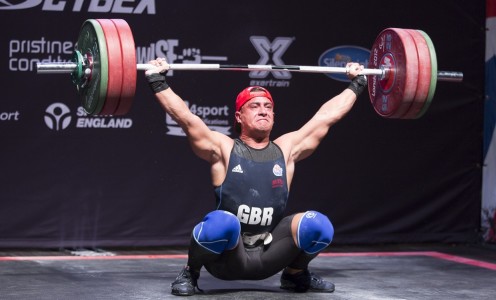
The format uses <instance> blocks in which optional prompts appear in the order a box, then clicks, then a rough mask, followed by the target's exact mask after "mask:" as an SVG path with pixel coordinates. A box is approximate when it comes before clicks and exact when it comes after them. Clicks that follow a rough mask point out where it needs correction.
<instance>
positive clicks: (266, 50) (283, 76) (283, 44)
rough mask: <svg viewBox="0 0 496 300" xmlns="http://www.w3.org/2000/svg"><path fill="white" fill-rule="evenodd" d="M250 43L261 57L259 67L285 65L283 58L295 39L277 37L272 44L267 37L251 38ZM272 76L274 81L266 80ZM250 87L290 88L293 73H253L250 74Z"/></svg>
mask: <svg viewBox="0 0 496 300" xmlns="http://www.w3.org/2000/svg"><path fill="white" fill-rule="evenodd" d="M250 41H251V43H252V45H253V47H255V50H257V52H258V54H259V55H260V59H259V60H258V62H257V64H258V65H268V64H274V65H284V62H283V60H282V56H283V55H284V53H285V52H286V50H287V49H288V47H289V45H291V43H292V42H293V41H294V38H293V37H276V38H275V39H274V40H273V41H272V42H270V41H269V39H268V38H267V37H265V36H251V37H250ZM269 74H272V76H273V77H274V78H275V80H274V79H266V78H267V77H268V76H269ZM249 76H250V78H252V80H251V81H250V85H259V86H264V87H289V79H291V77H292V76H291V73H290V72H289V71H251V72H250V73H249Z"/></svg>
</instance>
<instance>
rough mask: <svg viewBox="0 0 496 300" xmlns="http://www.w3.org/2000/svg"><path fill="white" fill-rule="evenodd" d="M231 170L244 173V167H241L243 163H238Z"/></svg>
mask: <svg viewBox="0 0 496 300" xmlns="http://www.w3.org/2000/svg"><path fill="white" fill-rule="evenodd" d="M231 172H233V173H243V169H242V168H241V165H237V166H236V167H234V168H233V169H232V170H231Z"/></svg>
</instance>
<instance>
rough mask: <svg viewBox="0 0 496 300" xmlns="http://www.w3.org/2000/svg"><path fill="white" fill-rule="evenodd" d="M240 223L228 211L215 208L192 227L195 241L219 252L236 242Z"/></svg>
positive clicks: (232, 246) (229, 248) (229, 247)
mask: <svg viewBox="0 0 496 300" xmlns="http://www.w3.org/2000/svg"><path fill="white" fill-rule="evenodd" d="M240 232H241V224H239V220H238V218H237V217H236V216H235V215H233V214H232V213H230V212H227V211H224V210H215V211H213V212H211V213H209V214H207V215H206V216H205V218H204V219H203V221H202V222H200V223H199V224H198V225H196V226H195V228H194V229H193V237H194V239H195V241H196V242H197V243H198V244H199V245H201V246H202V247H204V248H207V249H208V250H210V251H212V252H214V253H217V254H220V253H222V252H223V251H225V250H231V249H233V248H234V247H236V245H237V244H238V240H239V236H240Z"/></svg>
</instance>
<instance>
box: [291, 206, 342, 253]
mask: <svg viewBox="0 0 496 300" xmlns="http://www.w3.org/2000/svg"><path fill="white" fill-rule="evenodd" d="M333 236H334V227H333V226H332V223H331V221H329V218H327V217H326V216H325V215H323V214H321V213H319V212H317V211H307V212H306V213H304V214H303V216H302V217H301V218H300V221H299V222H298V229H297V232H296V241H297V246H298V248H300V249H302V250H303V251H305V252H306V253H308V254H314V253H318V252H320V251H322V250H324V249H325V248H326V247H327V246H329V244H330V243H331V241H332V238H333Z"/></svg>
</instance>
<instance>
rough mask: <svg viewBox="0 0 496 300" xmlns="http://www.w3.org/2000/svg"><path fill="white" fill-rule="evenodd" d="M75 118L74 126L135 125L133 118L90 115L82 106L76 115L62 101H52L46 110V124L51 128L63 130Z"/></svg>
mask: <svg viewBox="0 0 496 300" xmlns="http://www.w3.org/2000/svg"><path fill="white" fill-rule="evenodd" d="M73 118H74V119H75V123H74V126H75V127H76V128H94V129H115V128H120V129H128V128H131V127H132V126H133V120H132V119H130V118H117V117H112V116H89V115H88V114H87V113H86V112H85V110H84V108H83V107H82V106H80V107H78V108H77V110H76V116H73V114H72V113H71V110H70V109H69V107H67V105H65V104H64V103H60V102H56V103H52V104H51V105H50V106H48V107H47V109H46V110H45V116H44V120H45V124H46V125H47V127H48V128H50V129H51V130H55V131H61V130H64V129H67V128H69V126H70V125H71V121H72V119H73Z"/></svg>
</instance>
